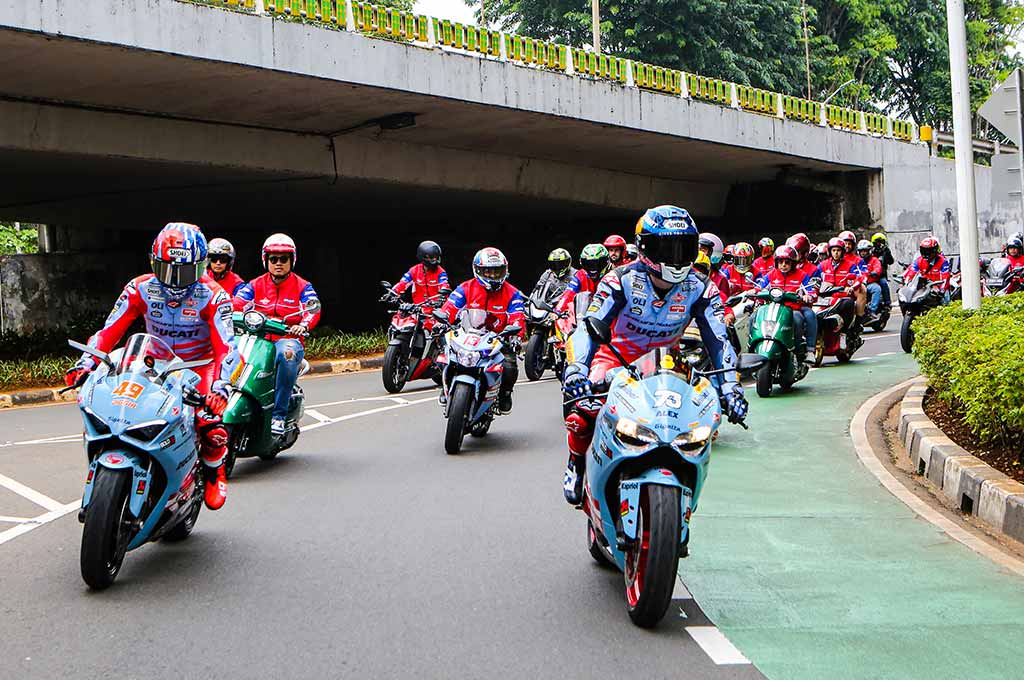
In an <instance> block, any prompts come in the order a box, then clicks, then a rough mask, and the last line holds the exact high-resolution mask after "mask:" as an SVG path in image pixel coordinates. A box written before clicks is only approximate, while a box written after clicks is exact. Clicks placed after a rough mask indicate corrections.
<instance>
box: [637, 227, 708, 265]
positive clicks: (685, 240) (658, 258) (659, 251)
mask: <svg viewBox="0 0 1024 680" xmlns="http://www.w3.org/2000/svg"><path fill="white" fill-rule="evenodd" d="M641 239H642V241H641V243H640V248H641V250H642V251H643V253H644V257H646V258H647V259H648V260H650V261H651V262H655V263H657V264H664V265H668V266H669V267H689V266H690V265H692V264H693V261H694V260H695V259H696V258H697V234H644V235H643V236H642V237H641Z"/></svg>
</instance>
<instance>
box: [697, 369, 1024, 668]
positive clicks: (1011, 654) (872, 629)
mask: <svg viewBox="0 0 1024 680" xmlns="http://www.w3.org/2000/svg"><path fill="white" fill-rule="evenodd" d="M916 372H917V371H916V364H915V363H914V361H913V359H912V358H910V357H909V356H907V355H904V354H902V353H900V354H896V355H890V356H883V357H873V358H871V359H870V360H869V361H861V362H855V363H854V364H852V365H845V366H840V365H827V366H825V367H823V368H822V369H820V370H817V371H813V372H812V373H811V374H810V375H809V376H808V378H807V379H806V380H804V381H803V382H802V383H800V384H799V385H798V388H799V389H797V390H794V392H792V393H790V394H788V395H777V396H773V397H771V398H769V399H758V398H757V397H756V396H755V397H752V398H751V399H752V405H751V415H750V418H749V419H748V421H747V422H748V424H749V425H750V431H749V432H745V433H743V434H742V435H739V436H736V435H732V436H729V435H727V436H725V437H723V441H721V442H720V443H719V446H717V447H716V448H715V451H714V454H713V458H712V464H711V465H712V467H711V471H710V476H709V480H708V482H709V483H708V486H707V487H706V490H705V493H704V495H703V496H702V498H701V506H700V510H699V512H698V513H697V514H696V515H695V516H694V542H693V544H692V546H691V549H692V552H693V557H691V558H690V559H688V560H684V561H682V562H681V563H680V573H681V575H682V578H683V580H684V581H685V582H686V584H687V586H688V588H689V589H690V591H691V592H692V593H693V595H694V597H695V598H697V600H698V601H699V602H701V605H702V607H703V609H704V611H705V612H706V613H707V615H708V616H709V617H710V619H711V620H713V621H714V622H715V623H716V624H717V626H718V627H719V628H720V629H721V630H722V632H723V633H725V634H726V635H727V636H728V638H729V639H730V640H731V641H732V642H733V643H734V644H735V645H736V646H737V647H738V648H739V649H740V650H741V651H742V652H743V653H744V654H745V655H746V656H747V658H749V659H750V660H751V661H753V662H754V664H755V665H756V666H757V667H758V668H759V669H760V670H761V671H762V672H763V673H764V674H765V675H766V676H767V677H769V678H778V679H783V678H784V679H787V680H790V679H794V678H814V679H816V680H818V679H820V678H825V677H830V678H844V679H845V678H965V677H970V678H1006V677H1011V676H1013V675H1015V673H1014V672H1013V671H1012V670H1011V669H1012V668H1013V667H1014V666H1015V665H1016V664H1017V662H1018V660H1019V658H1020V656H1019V655H1020V651H1021V648H1022V645H1024V623H1022V617H1021V612H1024V580H1022V579H1021V578H1019V577H1017V576H1015V575H1012V574H1009V573H1007V572H1005V571H1001V570H1000V569H999V567H998V566H997V565H995V564H993V563H992V562H990V561H988V560H987V559H985V558H983V557H981V556H979V555H977V554H976V553H974V552H972V551H971V550H969V549H968V548H966V547H964V546H963V545H961V544H959V543H957V542H955V541H954V540H953V539H951V538H949V537H948V536H947V535H946V534H944V533H943V532H942V531H941V530H940V529H938V528H937V527H934V526H933V525H931V524H929V523H927V522H925V521H924V520H921V519H919V518H918V517H917V515H915V514H914V513H913V512H912V511H911V510H910V509H909V508H908V507H906V506H905V505H903V504H902V503H901V502H900V501H898V500H897V499H895V498H894V497H892V496H891V495H890V494H889V492H888V491H886V490H885V489H884V488H883V487H882V486H881V485H880V484H879V483H878V482H877V481H876V479H875V478H874V477H873V476H872V475H871V474H870V473H869V472H868V471H867V470H866V469H865V468H864V467H863V466H862V465H861V464H860V462H859V461H858V459H857V457H856V454H855V452H854V448H853V443H852V441H851V439H850V436H849V423H850V420H851V418H852V417H853V414H854V412H855V411H856V410H857V408H858V407H859V406H860V405H861V404H862V403H863V402H864V401H866V400H867V399H868V398H870V397H871V396H873V395H874V394H876V393H878V392H880V391H882V390H883V389H885V388H887V387H889V386H891V385H894V384H896V383H898V382H901V381H903V380H905V379H907V378H910V377H912V376H913V375H915V374H916Z"/></svg>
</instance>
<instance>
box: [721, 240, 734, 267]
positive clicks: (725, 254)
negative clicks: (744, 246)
mask: <svg viewBox="0 0 1024 680" xmlns="http://www.w3.org/2000/svg"><path fill="white" fill-rule="evenodd" d="M735 256H736V246H734V245H733V244H731V243H730V244H729V245H727V246H726V247H725V250H723V251H722V261H724V262H725V263H726V264H732V262H733V258H734V257H735Z"/></svg>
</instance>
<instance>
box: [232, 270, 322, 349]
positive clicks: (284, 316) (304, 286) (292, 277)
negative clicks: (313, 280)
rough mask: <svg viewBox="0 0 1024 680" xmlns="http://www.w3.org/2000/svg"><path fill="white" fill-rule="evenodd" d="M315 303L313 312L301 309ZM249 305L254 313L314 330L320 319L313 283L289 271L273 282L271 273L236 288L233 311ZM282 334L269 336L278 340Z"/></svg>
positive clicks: (318, 303)
mask: <svg viewBox="0 0 1024 680" xmlns="http://www.w3.org/2000/svg"><path fill="white" fill-rule="evenodd" d="M311 302H316V305H317V309H316V311H315V312H308V311H306V312H300V309H301V308H302V307H304V306H309V304H310V303H311ZM250 304H252V308H253V309H255V310H256V311H257V312H263V313H264V314H266V315H267V316H270V317H272V318H275V319H280V320H281V321H283V322H284V323H286V324H288V325H289V326H292V325H295V324H299V323H301V324H302V325H304V326H305V327H306V330H313V329H314V328H315V327H316V325H317V323H319V321H320V307H319V305H320V300H319V299H318V298H317V295H316V291H315V290H313V286H312V284H310V283H309V281H307V280H306V279H304V278H302V277H301V276H299V275H298V274H295V273H291V274H289V275H288V277H287V278H286V279H285V280H284V281H282V282H281V284H280V285H278V284H275V283H274V279H273V277H271V276H270V272H267V273H266V274H264V275H263V276H261V277H259V278H256V279H253V280H252V281H250V282H249V283H247V284H245V285H244V286H242V287H241V288H239V289H238V293H236V294H235V297H234V306H235V310H236V311H242V310H243V309H245V308H246V307H247V306H249V305H250ZM281 337H282V336H279V335H272V336H269V339H270V340H271V341H272V342H273V341H277V340H279V339H280V338H281Z"/></svg>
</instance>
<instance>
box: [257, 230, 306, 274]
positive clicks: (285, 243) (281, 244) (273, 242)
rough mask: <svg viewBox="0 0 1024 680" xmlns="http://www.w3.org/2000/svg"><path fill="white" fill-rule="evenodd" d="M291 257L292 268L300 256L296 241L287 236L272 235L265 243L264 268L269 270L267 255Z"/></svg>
mask: <svg viewBox="0 0 1024 680" xmlns="http://www.w3.org/2000/svg"><path fill="white" fill-rule="evenodd" d="M280 254H285V255H291V256H292V266H293V267H294V266H295V263H296V262H298V261H299V254H298V252H297V251H296V249H295V241H293V240H292V237H291V236H288V235H287V234H271V235H270V236H268V237H267V240H266V241H264V242H263V268H264V269H266V268H267V255H280Z"/></svg>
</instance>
